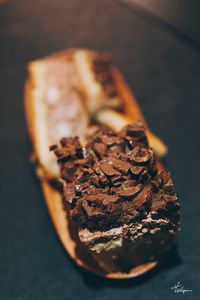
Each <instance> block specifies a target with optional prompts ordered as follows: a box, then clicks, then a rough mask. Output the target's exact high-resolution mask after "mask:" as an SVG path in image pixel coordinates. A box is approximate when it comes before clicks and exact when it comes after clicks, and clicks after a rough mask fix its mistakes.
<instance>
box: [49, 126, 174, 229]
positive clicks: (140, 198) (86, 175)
mask: <svg viewBox="0 0 200 300" xmlns="http://www.w3.org/2000/svg"><path fill="white" fill-rule="evenodd" d="M51 150H53V151H54V152H55V154H56V156H57V158H58V164H59V166H60V170H61V177H62V179H63V180H64V200H65V204H66V205H67V206H68V208H69V210H70V216H71V217H72V219H73V220H75V221H76V222H77V223H78V225H79V226H80V227H87V228H89V229H90V230H91V231H92V230H107V229H109V228H112V227H117V226H120V225H122V224H128V223H130V222H133V221H135V220H136V219H138V218H141V219H142V218H143V217H144V216H146V215H147V214H148V213H150V212H152V213H153V216H154V218H156V217H158V218H159V217H160V216H163V217H165V216H167V213H168V212H169V211H170V212H172V215H174V216H175V217H176V215H177V210H178V209H179V204H178V202H177V199H176V195H175V192H174V186H173V182H172V179H171V177H170V174H169V173H168V172H166V171H162V172H160V173H158V171H157V168H156V158H155V156H154V153H153V151H152V149H151V148H150V147H149V145H148V142H147V138H146V135H145V132H144V129H143V127H142V125H141V124H140V123H137V124H134V125H129V126H126V127H125V128H123V130H122V131H121V132H119V133H116V132H114V131H112V130H110V129H108V128H105V127H102V128H100V129H99V130H98V131H97V132H96V134H95V135H93V136H92V137H89V140H88V143H87V145H86V146H85V147H81V145H80V142H79V140H78V138H77V137H75V138H64V139H62V140H61V146H55V145H53V146H52V147H51Z"/></svg>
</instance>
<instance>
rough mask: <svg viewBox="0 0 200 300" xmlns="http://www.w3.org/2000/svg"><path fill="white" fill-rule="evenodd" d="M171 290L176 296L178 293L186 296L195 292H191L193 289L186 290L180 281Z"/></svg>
mask: <svg viewBox="0 0 200 300" xmlns="http://www.w3.org/2000/svg"><path fill="white" fill-rule="evenodd" d="M171 290H173V291H174V293H175V294H178V293H181V294H185V293H190V292H193V290H191V289H185V288H184V286H183V284H182V283H181V282H180V281H178V282H177V284H175V285H174V286H172V287H171Z"/></svg>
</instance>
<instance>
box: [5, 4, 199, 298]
mask: <svg viewBox="0 0 200 300" xmlns="http://www.w3.org/2000/svg"><path fill="white" fill-rule="evenodd" d="M76 46H78V47H80V46H81V47H89V48H94V49H97V50H107V51H110V52H111V53H112V54H113V57H114V60H115V62H116V63H117V65H118V66H119V67H120V69H121V70H122V72H123V73H124V75H125V77H126V79H127V81H128V83H129V84H130V86H131V88H132V89H133V90H134V92H135V94H136V96H137V98H138V101H139V103H140V105H141V107H142V109H143V111H144V114H145V116H146V118H147V120H148V123H149V125H150V127H151V128H152V130H153V131H154V132H156V133H157V134H158V135H159V136H161V137H162V138H163V139H164V140H165V141H166V143H167V144H168V146H169V149H170V151H169V155H168V156H167V158H166V159H165V165H166V166H167V168H168V169H169V170H170V171H171V172H172V174H173V178H174V181H175V184H176V191H177V194H178V197H179V200H180V202H181V205H182V231H181V233H180V235H179V238H178V243H177V244H178V246H177V248H174V249H173V250H172V251H171V252H170V253H169V254H168V255H167V257H166V260H165V262H163V263H162V264H161V266H160V267H158V268H157V269H155V270H154V271H153V272H151V273H148V274H146V275H145V276H143V277H141V278H136V279H133V280H130V281H122V282H115V281H106V280H103V279H101V278H99V277H96V276H94V275H92V274H89V273H87V272H85V271H82V270H80V269H79V268H78V267H76V266H75V265H74V263H73V262H72V261H71V260H70V259H69V257H68V255H67V254H66V252H65V251H64V249H63V248H62V246H61V244H60V242H59V240H58V238H57V236H56V234H55V232H54V229H53V227H52V224H51V221H50V218H49V215H48V213H47V209H46V207H45V204H44V201H43V196H42V192H41V189H40V186H39V182H38V180H37V179H36V176H35V174H34V168H33V166H32V165H31V164H30V162H29V155H30V153H31V144H30V141H29V138H28V134H27V129H26V124H25V118H24V110H23V84H24V80H25V76H26V64H27V62H28V61H30V60H33V59H35V58H38V57H42V56H45V55H47V54H49V53H51V52H54V51H56V50H60V49H63V48H67V47H76ZM199 79H200V57H199V52H198V49H197V48H193V47H192V45H191V44H187V43H186V42H185V41H184V40H182V39H179V38H178V37H177V36H176V35H173V33H172V32H169V31H167V30H166V29H165V28H163V27H162V26H159V25H158V24H157V23H156V24H155V23H154V22H151V21H150V20H149V19H145V18H143V17H142V16H141V15H140V14H138V13H137V12H134V10H131V11H129V10H127V8H125V7H123V6H121V5H119V3H116V2H115V1H110V0H101V1H100V0H99V1H89V0H84V1H83V0H73V1H64V0H51V1H48V0H43V1H42V0H40V1H39V0H35V1H27V0H15V1H14V0H13V1H7V2H5V4H2V5H0V113H1V116H0V139H1V146H0V152H1V155H0V166H1V175H0V176H1V180H0V185H1V189H0V193H1V198H0V205H1V208H0V241H1V242H0V299H2V300H5V299H16V300H18V299H20V300H22V299H23V300H25V299H43V300H45V299H57V300H59V299H61V300H63V299H74V300H75V299H87V300H89V299H94V300H107V299H111V300H118V299H127V300H133V299H148V298H149V299H181V298H182V297H183V298H187V299H200V284H199V281H200V276H199V269H200V258H199V253H200V249H199V244H200V230H199V227H200V224H199V219H200V199H199V194H200V179H199V177H200V175H199V174H200V172H199V171H200V159H199V156H200V155H199V150H200V147H199V138H200V134H199V121H200V120H199V114H200V111H199V110H200V88H199V85H200V84H199V83H200V82H199ZM178 281H181V283H182V284H183V286H184V288H185V289H192V290H193V292H188V293H187V294H185V295H182V294H175V293H174V292H173V291H172V290H171V287H172V286H174V285H175V284H176V283H177V282H178ZM183 298H182V299H183Z"/></svg>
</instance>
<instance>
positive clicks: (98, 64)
mask: <svg viewBox="0 0 200 300" xmlns="http://www.w3.org/2000/svg"><path fill="white" fill-rule="evenodd" d="M111 67H112V61H111V56H110V55H109V54H107V53H103V54H98V55H95V56H94V58H93V72H94V74H95V77H96V80H97V81H98V82H100V83H101V84H102V87H103V89H104V91H105V93H106V95H107V96H108V98H115V97H117V90H116V85H115V82H114V80H113V77H112V72H111Z"/></svg>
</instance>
